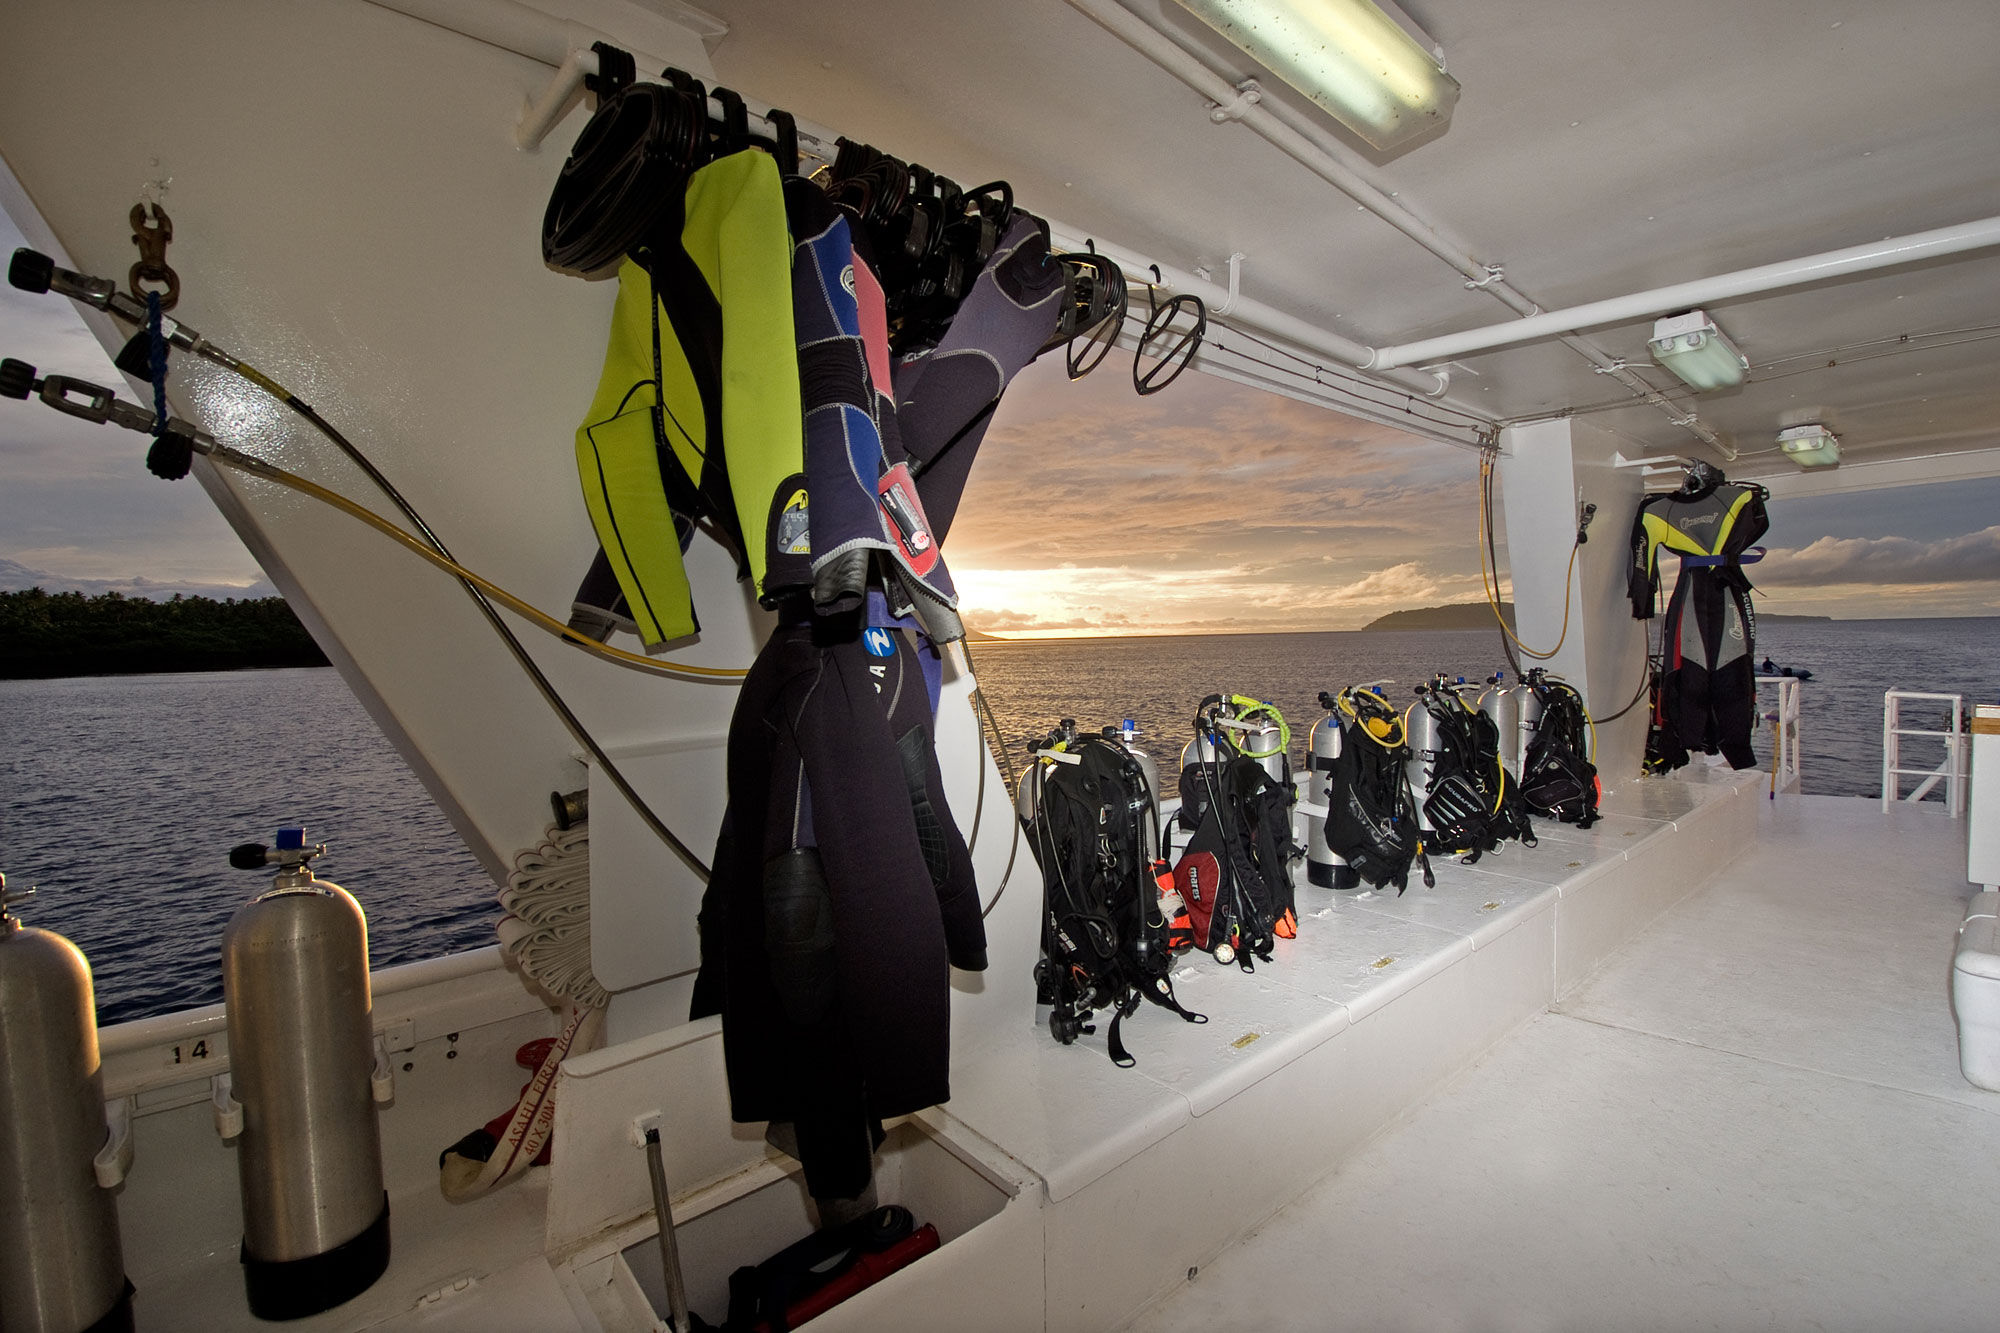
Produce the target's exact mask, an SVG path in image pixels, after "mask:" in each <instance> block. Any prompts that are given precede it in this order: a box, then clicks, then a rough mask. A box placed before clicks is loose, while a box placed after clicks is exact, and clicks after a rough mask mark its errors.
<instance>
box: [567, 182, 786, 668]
mask: <svg viewBox="0 0 2000 1333" xmlns="http://www.w3.org/2000/svg"><path fill="white" fill-rule="evenodd" d="M678 202H679V203H680V204H681V205H682V206H681V207H680V208H678V209H676V208H673V207H671V206H668V207H666V208H664V209H663V210H662V216H661V218H660V219H659V220H658V222H657V223H656V224H655V226H654V229H653V231H652V233H651V236H650V238H649V239H648V241H647V243H646V246H645V247H644V249H643V250H642V251H641V255H642V258H643V259H644V261H645V262H644V264H643V265H641V264H639V263H634V262H632V261H631V260H627V261H626V262H625V263H624V264H623V265H622V266H621V267H620V269H619V273H618V299H617V302H616V304H615V306H614V307H613V312H612V321H611V337H610V342H609V345H608V346H607V348H606V350H605V357H604V370H603V373H602V375H601V376H600V378H599V380H598V386H597V394H596V396H595V398H593V399H592V401H591V405H590V411H589V412H588V414H586V416H585V417H584V422H583V425H581V426H580V427H578V429H577V433H576V453H577V470H578V474H579V476H580V478H581V480H582V483H583V493H584V503H585V505H586V506H587V507H588V508H589V510H590V519H591V525H592V526H593V527H594V528H595V529H596V531H597V539H598V543H599V546H600V547H601V548H602V554H603V556H604V560H605V563H606V564H608V565H609V568H610V572H611V574H612V576H613V578H614V580H615V582H616V584H617V586H618V588H619V590H620V591H621V592H622V593H623V594H624V603H625V605H624V606H623V607H622V608H617V609H618V611H620V612H621V613H623V614H625V615H629V617H630V619H631V621H632V623H634V624H635V625H636V626H637V627H638V630H639V634H640V636H641V637H642V638H643V639H644V640H645V641H646V642H647V643H648V644H655V643H661V642H665V641H667V640H670V639H676V638H681V637H683V636H685V635H688V634H691V633H693V632H694V631H695V628H696V620H695V614H694V607H693V605H692V602H691V599H690V596H689V592H688V583H687V572H686V570H685V568H684V567H683V565H682V561H681V555H682V551H683V549H684V548H685V545H686V543H687V541H688V540H689V539H691V537H692V535H693V524H694V522H695V520H696V519H699V518H707V519H709V520H711V521H713V522H714V523H715V524H716V525H717V526H718V528H719V529H720V531H721V533H722V535H723V537H724V539H725V540H726V541H727V542H729V543H730V544H731V545H733V546H734V547H735V548H736V550H737V553H738V568H739V572H740V573H741V574H743V575H747V576H749V577H750V578H751V579H753V580H754V581H755V585H756V588H757V591H758V593H759V595H760V596H762V595H765V594H766V593H767V592H769V591H773V590H775V589H776V588H777V587H779V586H783V585H784V584H786V583H787V582H789V581H792V580H793V578H794V575H792V574H791V573H790V572H789V571H788V564H789V563H790V562H792V561H799V560H801V557H800V556H798V555H797V554H796V553H793V552H791V551H790V550H789V546H790V545H791V543H788V542H786V541H784V540H783V538H784V535H785V532H786V527H787V525H786V523H785V521H784V514H785V511H786V509H787V506H788V505H789V504H790V503H791V501H792V499H793V498H794V497H795V496H796V494H797V493H798V491H799V490H800V488H801V486H802V485H803V471H804V464H803V457H804V445H803V434H802V427H801V422H800V412H799V386H798V373H797V362H796V359H795V354H794V339H793V331H792V292H791V240H790V237H789V235H788V234H787V232H786V228H785V211H784V200H783V196H782V193H781V190H780V187H779V179H778V167H777V164H776V162H774V161H773V160H772V159H771V157H770V156H769V155H767V154H765V153H763V152H760V151H757V150H754V149H748V150H745V151H743V152H739V153H734V154H731V155H730V156H728V157H723V158H719V159H717V160H716V161H714V162H710V163H709V164H707V165H706V166H704V167H702V168H701V169H699V170H698V171H696V172H694V174H693V175H691V176H690V177H689V178H688V183H687V189H686V192H685V194H684V195H683V196H682V198H681V199H680V200H679V201H678ZM774 574H775V578H774V577H773V575H774ZM593 584H595V585H596V586H594V587H593ZM601 588H602V579H601V574H600V576H599V577H598V578H597V579H596V580H592V579H588V578H587V579H586V587H585V588H584V589H581V590H579V593H578V598H577V600H578V601H579V603H585V602H591V603H595V604H602V602H603V601H604V600H605V599H604V598H603V596H602V593H601Z"/></svg>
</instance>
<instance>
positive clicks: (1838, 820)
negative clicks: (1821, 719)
mask: <svg viewBox="0 0 2000 1333" xmlns="http://www.w3.org/2000/svg"><path fill="white" fill-rule="evenodd" d="M1752 794H1753V795H1760V796H1761V793H1754V792H1753V793H1752ZM1754 804H1756V805H1757V806H1759V807H1762V809H1761V810H1760V811H1759V814H1758V819H1757V843H1756V846H1755V847H1754V848H1753V849H1751V850H1750V852H1749V853H1748V854H1747V855H1745V856H1743V857H1741V858H1740V859H1738V860H1737V861H1736V862H1735V863H1734V864H1732V865H1731V866H1730V867H1728V869H1726V870H1725V871H1724V872H1723V873H1722V874H1721V875H1720V876H1718V877H1717V878H1716V879H1714V880H1713V881H1712V882H1711V883H1710V884H1709V885H1708V886H1707V887H1706V888H1705V889H1703V890H1701V891H1700V892H1698V893H1696V894H1693V895H1691V896H1690V897H1689V898H1688V899H1687V900H1686V901H1685V902H1683V903H1681V904H1680V905H1678V906H1677V907H1675V908H1674V909H1673V910H1672V911H1670V912H1669V913H1667V914H1666V915H1665V916H1663V917H1662V918H1661V919H1660V920H1659V921H1657V922H1656V923H1655V924H1654V925H1653V926H1652V927H1651V928H1649V929H1648V930H1646V931H1645V932H1644V933H1643V934H1642V935H1641V936H1639V938H1637V939H1636V940H1634V941H1633V942H1632V943H1631V944H1630V945H1629V946H1628V947H1626V948H1625V949H1623V950H1621V951H1620V952H1618V953H1617V954H1616V955H1615V956H1614V957H1613V958H1612V959H1611V960H1610V961H1609V962H1608V963H1607V964H1606V966H1604V967H1603V968H1601V969H1600V970H1598V971H1597V972H1595V973H1593V974H1592V975H1591V976H1590V977H1588V978H1587V979H1586V980H1584V981H1583V982H1582V984H1580V985H1578V986H1577V987H1575V988H1574V989H1573V990H1570V991H1568V992H1567V993H1566V994H1564V995H1562V996H1561V997H1560V998H1559V999H1558V1000H1557V1002H1556V1003H1555V1005H1554V1006H1553V1007H1551V1009H1550V1010H1549V1011H1548V1012H1547V1013H1545V1014H1540V1015H1537V1016H1536V1017H1535V1018H1534V1019H1532V1020H1531V1021H1530V1022H1529V1023H1528V1024H1527V1025H1526V1026H1525V1027H1523V1028H1521V1029H1520V1030H1519V1031H1518V1032H1516V1033H1515V1034H1514V1035H1513V1036H1511V1037H1510V1038H1509V1039H1508V1040H1507V1041H1505V1042H1503V1043H1501V1044H1499V1045H1498V1046H1496V1047H1494V1048H1493V1050H1491V1051H1490V1052H1489V1053H1488V1054H1486V1055H1485V1056H1484V1057H1482V1058H1481V1059H1479V1060H1478V1061H1476V1062H1475V1063H1474V1064H1473V1065H1472V1066H1471V1067H1470V1068H1469V1069H1468V1070H1466V1071H1465V1072H1464V1073H1463V1074H1462V1075H1461V1076H1460V1077H1458V1078H1456V1079H1454V1080H1453V1081H1452V1082H1451V1084H1450V1086H1448V1087H1447V1088H1445V1089H1444V1090H1443V1091H1441V1092H1440V1093H1438V1094H1437V1095H1436V1096H1434V1097H1432V1098H1430V1099H1428V1100H1427V1101H1425V1102H1424V1103H1423V1105H1421V1106H1420V1107H1418V1108H1417V1109H1416V1110H1414V1111H1413V1112H1412V1113H1411V1114H1410V1115H1408V1116H1407V1117H1406V1118H1404V1119H1403V1120H1402V1121H1401V1122H1400V1123H1398V1124H1397V1125H1395V1126H1394V1127H1393V1128H1391V1129H1390V1130H1389V1131H1388V1132H1387V1133H1385V1134H1383V1135H1381V1136H1380V1137H1379V1138H1377V1139H1375V1140H1374V1141H1373V1142H1371V1143H1369V1144H1367V1145H1365V1146H1364V1147H1362V1148H1361V1150H1360V1151H1358V1152H1356V1153H1355V1154H1353V1155H1352V1156H1351V1157H1350V1158H1349V1159H1348V1160H1347V1161H1346V1162H1344V1163H1342V1165H1341V1167H1340V1169H1339V1170H1338V1171H1337V1172H1336V1173H1335V1174H1334V1175H1333V1176H1331V1177H1329V1178H1328V1179H1326V1180H1324V1181H1322V1182H1321V1183H1320V1184H1318V1185H1316V1186H1314V1187H1313V1188H1312V1189H1310V1190H1308V1191H1307V1192H1306V1193H1305V1194H1304V1195H1303V1196H1302V1197H1301V1198H1300V1199H1299V1200H1298V1201H1297V1202H1296V1203H1294V1204H1292V1205H1290V1206H1289V1207H1287V1208H1285V1209H1284V1210H1283V1211H1281V1212H1280V1213H1278V1214H1277V1215H1276V1216H1275V1217H1273V1218H1271V1219H1270V1220H1269V1221H1268V1222H1266V1223H1265V1224H1264V1225H1262V1226H1260V1227H1259V1228H1257V1229H1256V1230H1255V1231H1254V1232H1253V1233H1252V1234H1251V1235H1249V1236H1248V1237H1246V1238H1245V1239H1244V1240H1243V1241H1242V1242H1241V1243H1239V1244H1238V1245H1236V1246H1234V1247H1232V1248H1231V1249H1230V1250H1228V1251H1227V1252H1225V1253H1224V1254H1222V1255H1221V1256H1219V1257H1218V1258H1216V1259H1214V1260H1212V1261H1210V1262H1208V1263H1205V1264H1203V1265H1202V1267H1201V1271H1200V1273H1199V1275H1198V1276H1197V1277H1195V1278H1194V1280H1192V1281H1189V1282H1186V1283H1185V1284H1183V1285H1182V1286H1181V1287H1180V1288H1179V1289H1178V1290H1177V1291H1176V1292H1175V1293H1174V1294H1173V1295H1172V1296H1170V1297H1169V1298H1167V1299H1166V1300H1164V1301H1163V1302H1161V1303H1159V1304H1158V1305H1156V1306H1154V1307H1152V1308H1151V1309H1149V1310H1147V1311H1146V1312H1145V1313H1143V1314H1142V1315H1141V1316H1140V1317H1139V1318H1137V1319H1136V1320H1134V1321H1133V1323H1132V1327H1133V1328H1135V1329H1141V1330H1145V1333H1178V1331H1179V1330H1193V1329H1212V1328H1218V1327H1249V1328H1298V1327H1353V1328H1367V1329H1398V1328H1424V1329H1439V1328H1661V1329H1678V1328H1713V1329H1740V1328H1825V1329H1854V1330H1863V1329H1867V1330H1874V1329H1891V1328H1905V1329H1934V1330H1951V1329H1966V1330H1971V1329H1989V1328H1992V1327H1993V1326H1994V1310H1995V1308H1996V1303H2000V1277H1996V1275H1995V1273H1994V1269H1993V1264H1992V1254H1993V1242H1994V1238H1995V1235H1996V1229H1995V1212H1994V1200H1995V1199H1996V1198H2000V1096H1996V1095H1995V1094H1994V1093H1991V1092H1984V1091H1981V1090H1980V1089H1978V1088H1976V1087H1974V1086H1973V1085H1972V1084H1970V1083H1968V1082H1967V1081H1966V1080H1965V1079H1964V1078H1963V1077H1961V1076H1960V1073H1959V1058H1958V1054H1959V1053H1958V1043H1957V1034H1956V1031H1955V1029H1954V1027H1953V1022H1952V1011H1951V1007H1950V1003H1949V997H1950V980H1949V978H1950V975H1951V968H1952V953H1953V941H1954V938H1955V932H1956V929H1957V926H1958V924H1959V921H1960V919H1961V918H1962V917H1963V916H1964V914H1965V911H1966V903H1967V899H1968V898H1969V897H1970V896H1971V895H1972V893H1973V891H1974V886H1972V885H1969V884H1968V883H1967V882H1966V878H1965V869H1966V862H1965V833H1966V827H1965V823H1964V821H1963V820H1957V819H1951V818H1948V817H1947V816H1946V815H1945V814H1944V812H1943V808H1942V807H1941V806H1940V805H1937V804H1932V805H1930V806H1928V807H1910V806H1897V807H1896V808H1894V809H1892V810H1888V811H1883V810H1881V809H1880V808H1879V807H1878V805H1877V803H1876V802H1874V801H1869V800H1861V799H1854V798H1840V797H1824V796H1807V797H1797V796H1791V797H1782V796H1781V797H1780V798H1779V799H1778V800H1777V801H1776V802H1775V803H1771V802H1766V801H1763V800H1761V799H1760V800H1757V801H1756V802H1755V803H1754Z"/></svg>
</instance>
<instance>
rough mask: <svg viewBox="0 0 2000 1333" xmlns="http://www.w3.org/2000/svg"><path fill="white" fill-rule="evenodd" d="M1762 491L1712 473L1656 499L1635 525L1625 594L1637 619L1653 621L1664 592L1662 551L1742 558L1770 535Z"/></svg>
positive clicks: (1642, 507) (1649, 502)
mask: <svg viewBox="0 0 2000 1333" xmlns="http://www.w3.org/2000/svg"><path fill="white" fill-rule="evenodd" d="M1766 494H1767V492H1766V491H1765V490H1764V488H1763V487H1762V486H1738V485H1735V484H1733V483H1731V482H1729V481H1727V480H1724V479H1723V478H1722V476H1721V474H1720V473H1717V472H1714V471H1713V470H1712V469H1711V470H1709V471H1708V472H1707V474H1706V477H1705V478H1702V479H1696V478H1690V479H1689V480H1688V481H1687V482H1686V483H1685V484H1683V485H1682V486H1681V488H1680V489H1679V490H1677V491H1673V492H1671V493H1669V494H1666V495H1655V496H1652V497H1651V498H1649V499H1648V500H1647V501H1646V502H1645V503H1644V504H1642V505H1640V506H1639V513H1638V515H1637V516H1636V517H1635V518H1634V519H1633V520H1632V568H1631V572H1630V575H1629V577H1628V579H1627V582H1626V592H1627V594H1628V595H1629V596H1630V597H1631V600H1632V616H1633V618H1634V619H1635V620H1651V619H1652V618H1653V610H1654V607H1655V605H1656V599H1657V595H1658V592H1659V587H1660V548H1661V547H1665V548H1666V549H1667V550H1669V551H1673V552H1675V553H1677V554H1680V555H1695V556H1732V555H1741V554H1743V552H1745V551H1747V550H1749V549H1750V548H1751V547H1752V546H1753V545H1755V544H1756V542H1757V540H1758V539H1759V538H1761V537H1762V536H1763V535H1764V534H1765V533H1766V532H1768V531H1770V528H1771V520H1770V517H1769V515H1767V514H1766V513H1765V510H1764V499H1765V496H1766Z"/></svg>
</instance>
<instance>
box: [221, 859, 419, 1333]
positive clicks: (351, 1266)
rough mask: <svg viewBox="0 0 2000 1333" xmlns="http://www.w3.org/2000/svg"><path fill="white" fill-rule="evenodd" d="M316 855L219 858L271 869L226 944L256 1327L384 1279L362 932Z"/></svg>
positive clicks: (246, 1270)
mask: <svg viewBox="0 0 2000 1333" xmlns="http://www.w3.org/2000/svg"><path fill="white" fill-rule="evenodd" d="M325 850H326V849H325V847H324V846H320V847H307V846H306V845H305V830H304V829H300V828H285V829H280V830H278V840H277V845H276V846H275V847H272V848H269V849H266V848H265V847H263V846H262V845H261V844H257V843H250V844H246V845H244V846H241V847H238V848H236V849H235V850H233V851H232V852H230V854H229V859H230V864H232V865H234V866H236V867H237V868H238V869H244V870H248V869H254V868H256V867H258V866H262V865H276V866H278V867H279V871H278V875H277V878H276V879H275V880H274V881H273V882H272V887H271V889H270V891H269V892H267V893H265V894H263V895H262V896H260V897H258V898H256V899H253V900H252V901H251V902H249V903H246V904H245V905H244V906H243V907H242V908H240V909H239V910H238V911H237V913H236V915H235V916H234V917H232V918H231V919H230V922H229V927H228V929H227V930H226V931H225V932H224V934H223V942H222V987H223V998H224V1001H225V1003H226V1004H227V1006H228V1017H229V1058H230V1066H231V1068H230V1079H231V1083H232V1092H233V1094H234V1097H235V1100H236V1101H237V1102H238V1103H240V1114H241V1120H240V1125H238V1124H232V1125H231V1126H230V1127H231V1128H235V1129H238V1130H239V1132H240V1138H239V1141H238V1144H237V1154H236V1155H237V1170H238V1175H239V1183H240V1184H241V1187H242V1194H243V1281H244V1287H245V1289H246V1291H247V1293H248V1296H249V1301H250V1312H251V1313H252V1314H254V1315H256V1316H258V1317H259V1318H261V1319H293V1318H299V1317H301V1316H304V1315H309V1314H317V1313H318V1312H320V1311H322V1310H328V1309H331V1308H332V1307H334V1306H336V1305H339V1304H340V1303H341V1302H343V1301H346V1300H348V1299H350V1298H351V1297H354V1296H356V1295H359V1294H360V1293H361V1292H363V1291H365V1290H367V1289H368V1287H369V1286H370V1285H372V1284H373V1283H374V1281H375V1279H376V1278H378V1277H380V1276H381V1275H382V1271H383V1270H384V1269H385V1268H387V1267H388V1265H389V1199H388V1194H387V1193H386V1191H385V1190H384V1189H383V1186H382V1142H381V1133H380V1129H379V1127H378V1125H377V1123H376V1112H375V1102H376V1099H377V1098H378V1097H383V1096H384V1089H383V1085H382V1082H379V1081H377V1080H375V1079H371V1070H373V1069H374V1065H375V1053H374V1030H373V1022H372V1019H371V1016H370V1012H369V1010H370V1005H369V993H368V923H367V919H366V918H365V916H364V915H363V914H362V911H361V906H360V904H359V903H356V902H355V901H354V899H353V898H351V897H349V896H348V894H347V892H346V891H345V890H344V889H342V888H341V887H340V886H339V885H337V884H331V883H328V882H326V881H324V880H316V879H314V878H313V874H312V871H311V870H310V869H309V868H308V867H307V862H308V861H310V860H312V859H313V858H314V857H316V856H319V855H321V854H322V853H324V852H325ZM371 1085H372V1086H371ZM384 1099H386V1098H384ZM227 1132H228V1131H227V1130H225V1133H227Z"/></svg>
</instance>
